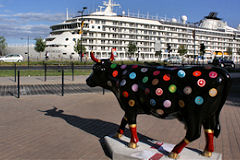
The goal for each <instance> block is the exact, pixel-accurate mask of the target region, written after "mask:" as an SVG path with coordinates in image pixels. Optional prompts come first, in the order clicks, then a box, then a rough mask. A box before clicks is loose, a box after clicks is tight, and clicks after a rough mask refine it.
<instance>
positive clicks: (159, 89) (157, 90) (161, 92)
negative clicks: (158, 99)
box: [155, 88, 163, 96]
mask: <svg viewBox="0 0 240 160" xmlns="http://www.w3.org/2000/svg"><path fill="white" fill-rule="evenodd" d="M155 93H156V95H158V96H161V95H162V94H163V90H162V88H157V89H156V91H155Z"/></svg>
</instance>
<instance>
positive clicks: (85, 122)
mask: <svg viewBox="0 0 240 160" xmlns="http://www.w3.org/2000/svg"><path fill="white" fill-rule="evenodd" d="M38 111H40V112H44V113H45V115H46V116H51V117H57V118H61V119H63V120H65V121H66V122H67V123H68V124H70V125H72V126H74V127H76V128H79V129H81V130H83V131H85V132H87V133H89V134H92V135H94V136H96V137H98V138H99V142H100V144H101V146H102V148H103V150H104V152H105V154H106V155H107V156H108V157H109V158H112V157H111V154H110V153H109V152H108V149H107V147H106V145H105V143H104V139H103V138H104V137H105V136H109V135H110V136H111V135H113V134H114V133H116V131H117V129H118V127H119V125H117V124H115V123H111V122H107V121H103V120H100V119H90V118H82V117H78V116H74V115H68V114H64V113H63V112H64V111H63V110H58V108H56V107H53V109H49V110H45V111H41V110H38ZM124 135H125V136H127V137H130V131H129V129H127V128H126V130H125V134H124ZM138 137H139V140H140V141H141V142H144V143H146V144H148V145H150V146H152V147H156V143H155V142H154V140H153V139H151V138H149V137H147V136H145V135H142V134H141V133H138ZM118 141H120V142H121V143H123V144H125V145H127V144H126V142H124V141H122V140H120V139H118ZM192 150H193V151H195V152H197V153H201V151H199V150H197V149H192ZM161 153H163V154H164V155H168V154H169V153H168V152H167V151H165V150H162V151H161Z"/></svg>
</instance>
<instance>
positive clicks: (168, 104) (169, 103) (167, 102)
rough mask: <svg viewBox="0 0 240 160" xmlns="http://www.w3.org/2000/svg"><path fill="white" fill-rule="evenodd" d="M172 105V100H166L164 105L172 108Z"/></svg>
mask: <svg viewBox="0 0 240 160" xmlns="http://www.w3.org/2000/svg"><path fill="white" fill-rule="evenodd" d="M171 105H172V102H171V101H170V100H165V101H164V102H163V106H164V107H165V108H170V107H171Z"/></svg>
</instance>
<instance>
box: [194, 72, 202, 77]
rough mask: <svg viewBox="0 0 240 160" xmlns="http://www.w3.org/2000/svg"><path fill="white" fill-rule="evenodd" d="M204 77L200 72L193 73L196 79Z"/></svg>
mask: <svg viewBox="0 0 240 160" xmlns="http://www.w3.org/2000/svg"><path fill="white" fill-rule="evenodd" d="M201 75H202V72H200V71H194V72H193V76H194V77H199V76H201Z"/></svg>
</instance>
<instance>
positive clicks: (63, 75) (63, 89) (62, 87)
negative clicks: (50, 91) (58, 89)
mask: <svg viewBox="0 0 240 160" xmlns="http://www.w3.org/2000/svg"><path fill="white" fill-rule="evenodd" d="M62 96H64V69H63V68H62Z"/></svg>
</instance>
